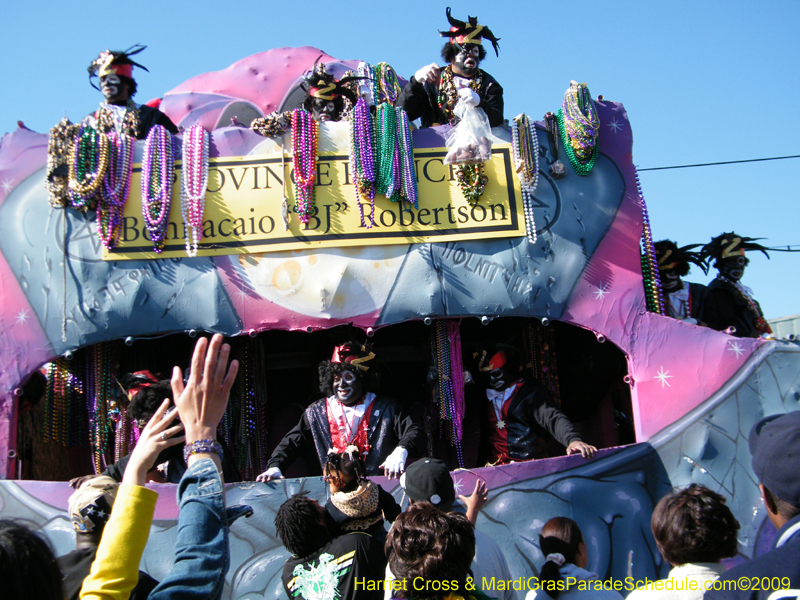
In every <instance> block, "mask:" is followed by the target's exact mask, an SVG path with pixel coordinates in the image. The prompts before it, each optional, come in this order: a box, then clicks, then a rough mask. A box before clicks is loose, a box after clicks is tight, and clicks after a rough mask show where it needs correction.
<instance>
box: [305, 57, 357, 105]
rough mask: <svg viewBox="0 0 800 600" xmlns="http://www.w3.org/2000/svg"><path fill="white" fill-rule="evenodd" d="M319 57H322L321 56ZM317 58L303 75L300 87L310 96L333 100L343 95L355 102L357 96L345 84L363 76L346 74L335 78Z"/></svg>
mask: <svg viewBox="0 0 800 600" xmlns="http://www.w3.org/2000/svg"><path fill="white" fill-rule="evenodd" d="M319 58H322V56H320V57H319ZM319 58H317V60H315V61H314V66H313V67H312V68H311V70H310V71H308V72H307V73H306V74H305V75H303V83H302V84H301V86H302V88H303V89H304V90H305V91H306V93H307V94H308V95H309V96H311V97H312V98H320V99H322V100H334V99H335V98H336V97H337V96H344V97H345V98H347V99H348V100H350V102H352V103H353V104H355V103H356V101H357V100H358V96H357V95H356V93H355V92H353V90H351V89H350V88H349V87H347V84H348V83H350V82H351V81H356V80H358V79H364V78H363V77H359V76H357V75H348V76H347V77H342V78H341V79H336V78H335V77H334V76H333V75H332V74H330V73H328V72H327V71H326V70H325V64H324V63H320V62H319Z"/></svg>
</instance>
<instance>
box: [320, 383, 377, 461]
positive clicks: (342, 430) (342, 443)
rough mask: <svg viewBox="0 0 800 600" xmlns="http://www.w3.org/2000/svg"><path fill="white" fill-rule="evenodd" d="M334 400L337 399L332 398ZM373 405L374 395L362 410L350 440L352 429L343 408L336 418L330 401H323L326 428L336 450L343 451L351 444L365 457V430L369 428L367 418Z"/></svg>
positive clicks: (366, 441) (368, 418)
mask: <svg viewBox="0 0 800 600" xmlns="http://www.w3.org/2000/svg"><path fill="white" fill-rule="evenodd" d="M334 402H339V401H338V400H334ZM340 404H341V403H340ZM374 405H375V397H374V396H373V397H372V400H371V401H370V403H369V404H368V405H367V408H366V410H365V411H364V416H363V417H361V421H360V422H359V424H358V427H357V429H356V434H355V436H354V437H353V439H352V440H348V438H349V437H350V434H351V433H352V430H351V429H350V425H349V424H348V422H347V418H346V416H345V412H344V408H342V413H341V414H340V415H339V418H338V419H337V418H336V416H335V415H334V414H333V413H332V412H331V406H330V403H329V402H328V401H327V400H326V401H325V409H326V412H327V414H328V429H329V431H330V432H331V445H332V446H333V449H334V450H336V452H344V451H345V449H346V448H347V447H348V446H351V445H352V446H356V447H357V448H358V451H359V452H361V455H362V456H364V457H366V456H367V454H369V439H368V437H367V431H368V430H369V420H370V417H371V416H372V407H373V406H374Z"/></svg>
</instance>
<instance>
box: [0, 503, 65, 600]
mask: <svg viewBox="0 0 800 600" xmlns="http://www.w3.org/2000/svg"><path fill="white" fill-rule="evenodd" d="M0 581H2V582H3V598H6V600H26V599H27V598H40V599H41V600H63V598H64V589H63V586H62V583H61V571H60V569H59V567H58V563H57V562H56V558H55V556H54V555H53V551H52V550H51V549H50V545H49V544H48V543H47V542H46V541H45V540H44V539H43V538H42V537H40V536H39V535H37V534H36V533H34V532H33V531H31V530H30V529H28V528H27V527H24V526H23V525H20V524H19V523H16V522H14V521H11V520H9V519H3V520H0Z"/></svg>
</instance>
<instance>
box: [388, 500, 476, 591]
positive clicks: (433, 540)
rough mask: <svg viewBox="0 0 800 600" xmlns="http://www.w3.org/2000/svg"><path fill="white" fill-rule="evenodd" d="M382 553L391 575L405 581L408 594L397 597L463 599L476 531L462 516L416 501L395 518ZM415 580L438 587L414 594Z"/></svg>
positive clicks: (473, 551) (473, 552) (473, 553)
mask: <svg viewBox="0 0 800 600" xmlns="http://www.w3.org/2000/svg"><path fill="white" fill-rule="evenodd" d="M385 550H386V556H387V559H388V562H389V568H390V569H391V571H392V573H393V574H394V576H395V577H396V578H397V579H398V580H403V579H405V580H406V581H407V582H408V584H407V585H406V586H404V587H405V588H407V591H405V592H404V591H403V590H402V589H401V590H398V591H395V592H393V593H394V594H396V595H397V596H398V597H401V598H411V596H412V594H413V597H414V600H429V599H430V600H433V599H441V598H444V597H446V596H448V595H451V593H453V594H455V595H456V596H459V595H461V596H465V597H466V595H467V593H466V590H467V588H466V584H467V577H468V576H469V573H470V566H471V565H472V559H473V558H474V556H475V531H474V530H473V528H472V524H471V523H470V522H469V521H468V520H467V518H466V517H465V516H464V515H462V514H459V513H454V512H442V511H441V510H440V509H439V507H438V506H434V505H433V504H431V503H429V502H415V503H414V504H412V505H411V506H410V507H409V508H408V510H406V511H405V512H404V513H401V514H400V516H398V517H397V519H395V521H394V524H392V528H391V529H390V530H389V533H388V534H387V536H386V544H385ZM417 577H421V578H422V579H423V580H425V581H427V582H431V581H438V582H441V585H439V586H433V585H432V586H428V587H430V588H431V589H429V590H423V591H415V590H414V587H413V586H412V585H411V582H412V581H414V580H415V578H417ZM436 587H438V588H439V589H438V591H436V590H435V589H434V588H436Z"/></svg>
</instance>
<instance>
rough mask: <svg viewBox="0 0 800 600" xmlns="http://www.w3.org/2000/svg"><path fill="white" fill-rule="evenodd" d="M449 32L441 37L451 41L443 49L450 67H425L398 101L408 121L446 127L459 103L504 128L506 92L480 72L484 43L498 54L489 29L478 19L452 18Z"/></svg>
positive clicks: (413, 78)
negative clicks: (479, 110) (488, 42)
mask: <svg viewBox="0 0 800 600" xmlns="http://www.w3.org/2000/svg"><path fill="white" fill-rule="evenodd" d="M447 20H448V21H449V22H450V25H451V27H450V31H448V32H443V31H440V32H439V33H440V34H441V35H442V36H443V37H447V38H450V39H449V40H448V41H447V42H446V43H445V45H444V46H443V47H442V58H444V60H445V61H446V62H447V63H448V65H447V66H446V67H444V68H440V67H439V65H437V64H436V63H432V64H430V65H427V66H425V67H422V68H421V69H420V70H419V71H417V72H416V73H415V74H414V76H413V77H412V78H411V80H410V81H409V82H408V83H407V84H406V86H405V88H403V92H402V93H401V94H400V97H399V98H398V99H397V106H401V107H403V108H404V109H405V110H406V113H408V118H409V119H410V120H412V121H413V120H414V119H416V118H421V120H422V127H431V126H433V125H446V124H447V123H450V122H451V121H453V119H454V115H453V109H454V108H455V106H456V103H457V102H458V101H459V99H460V100H463V101H464V102H466V103H468V104H471V105H472V106H477V107H478V108H480V109H482V110H483V112H485V113H486V116H487V117H489V124H490V125H491V126H492V127H497V126H498V125H502V124H503V88H502V87H501V86H500V84H499V83H497V80H495V78H494V77H492V76H491V75H489V73H487V72H486V71H484V70H483V69H480V68H479V65H480V62H481V61H482V60H483V59H484V58H485V57H486V50H485V49H484V48H483V44H482V41H483V40H484V39H486V40H489V41H490V42H492V47H493V48H494V51H495V54H496V55H498V56H499V54H498V46H497V42H498V40H499V38H496V37H495V36H494V34H493V33H492V32H491V30H490V29H489V28H488V27H485V26H483V25H479V24H478V19H477V17H469V19H468V21H467V22H464V21H459V20H457V19H454V18H453V17H451V16H450V8H449V7H448V9H447Z"/></svg>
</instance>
